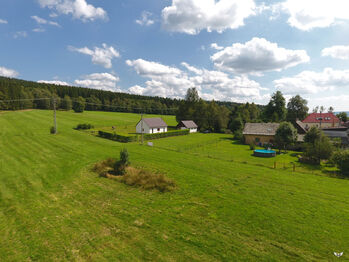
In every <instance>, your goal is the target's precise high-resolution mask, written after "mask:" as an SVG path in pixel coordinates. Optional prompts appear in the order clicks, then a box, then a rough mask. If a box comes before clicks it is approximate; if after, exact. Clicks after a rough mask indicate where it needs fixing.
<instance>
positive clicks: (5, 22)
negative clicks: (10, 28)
mask: <svg viewBox="0 0 349 262" xmlns="http://www.w3.org/2000/svg"><path fill="white" fill-rule="evenodd" d="M7 23H8V22H7V21H6V20H4V19H0V24H7Z"/></svg>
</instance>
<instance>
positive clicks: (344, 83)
mask: <svg viewBox="0 0 349 262" xmlns="http://www.w3.org/2000/svg"><path fill="white" fill-rule="evenodd" d="M274 85H275V87H276V88H277V89H279V90H281V91H283V92H284V93H285V94H298V93H299V94H317V93H320V92H323V91H327V90H334V89H338V88H349V70H333V69H332V68H325V69H324V70H323V71H322V72H314V71H303V72H301V73H299V74H298V75H295V76H293V77H284V78H281V79H277V80H274Z"/></svg>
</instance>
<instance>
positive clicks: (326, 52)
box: [321, 45, 349, 60]
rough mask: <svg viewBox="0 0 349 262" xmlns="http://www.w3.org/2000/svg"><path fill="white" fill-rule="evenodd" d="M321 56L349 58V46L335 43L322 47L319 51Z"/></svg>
mask: <svg viewBox="0 0 349 262" xmlns="http://www.w3.org/2000/svg"><path fill="white" fill-rule="evenodd" d="M321 55H322V56H330V57H332V58H337V59H343V60H347V59H349V46H348V45H347V46H345V45H335V46H331V47H328V48H324V49H322V51H321Z"/></svg>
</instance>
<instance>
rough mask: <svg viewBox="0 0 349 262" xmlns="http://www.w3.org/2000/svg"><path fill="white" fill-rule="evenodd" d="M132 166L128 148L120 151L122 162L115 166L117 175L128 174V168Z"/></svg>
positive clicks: (116, 163)
mask: <svg viewBox="0 0 349 262" xmlns="http://www.w3.org/2000/svg"><path fill="white" fill-rule="evenodd" d="M129 165H130V160H129V155H128V151H127V149H126V148H124V149H122V150H121V151H120V160H119V161H117V162H115V164H114V173H115V174H116V175H120V176H122V175H124V174H125V172H126V167H128V166H129Z"/></svg>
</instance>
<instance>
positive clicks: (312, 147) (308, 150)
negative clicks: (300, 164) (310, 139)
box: [304, 135, 333, 164]
mask: <svg viewBox="0 0 349 262" xmlns="http://www.w3.org/2000/svg"><path fill="white" fill-rule="evenodd" d="M332 154H333V146H332V144H331V142H330V139H329V138H328V137H327V136H325V135H321V136H320V138H318V139H316V140H315V141H314V144H311V143H307V144H306V145H305V151H304V157H305V158H308V159H311V161H313V160H314V161H315V160H316V162H317V164H320V162H321V160H322V159H330V158H331V156H332Z"/></svg>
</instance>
